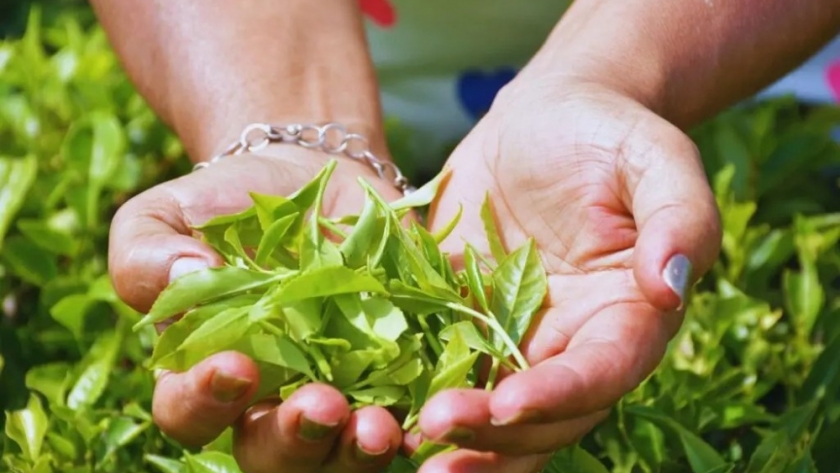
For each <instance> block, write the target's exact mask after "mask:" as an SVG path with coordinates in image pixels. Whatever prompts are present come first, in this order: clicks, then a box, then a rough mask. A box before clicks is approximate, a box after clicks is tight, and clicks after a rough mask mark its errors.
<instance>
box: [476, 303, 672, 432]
mask: <svg viewBox="0 0 840 473" xmlns="http://www.w3.org/2000/svg"><path fill="white" fill-rule="evenodd" d="M552 310H556V309H552ZM667 317H668V314H664V313H662V312H660V311H658V310H656V309H654V308H653V307H652V306H650V305H649V304H648V303H647V302H645V301H644V300H639V301H626V302H621V303H617V304H614V305H611V306H608V307H606V308H604V309H603V310H602V311H601V312H600V313H598V314H597V315H596V316H595V317H593V318H592V319H590V320H589V321H588V322H587V323H586V324H584V325H583V326H582V327H581V328H580V329H579V330H578V331H577V332H576V333H575V334H574V335H573V336H572V339H571V340H570V342H569V345H568V346H567V347H566V349H565V350H564V351H563V352H561V353H559V354H557V355H555V356H553V357H551V358H548V359H546V360H545V361H543V362H541V363H539V364H537V365H535V366H533V367H532V368H530V369H528V370H525V371H522V372H519V373H514V374H512V375H510V376H508V377H506V378H505V379H503V380H502V381H501V382H500V383H499V385H498V386H497V387H496V389H495V390H494V391H493V393H492V395H491V398H490V412H491V416H492V419H493V420H492V423H493V424H495V425H514V424H519V423H524V422H540V423H541V422H556V421H560V420H564V419H571V418H576V417H580V416H584V415H587V414H591V413H594V412H597V411H600V410H604V409H608V408H610V407H612V406H613V405H614V404H615V403H617V402H618V401H619V400H620V399H621V397H622V396H624V395H625V394H626V393H628V392H630V391H632V390H633V389H635V388H636V387H637V386H638V385H639V384H640V383H641V382H642V381H643V380H644V379H645V377H647V376H648V375H649V374H650V373H651V372H652V371H653V370H654V369H655V368H656V366H657V365H658V363H659V362H660V360H661V359H662V357H663V356H664V354H665V349H666V347H667V343H668V340H669V338H670V336H671V334H672V333H673V330H672V328H671V327H670V325H671V324H669V323H666V322H665V321H663V319H665V318H667Z"/></svg>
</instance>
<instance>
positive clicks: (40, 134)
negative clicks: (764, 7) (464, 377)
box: [0, 6, 840, 473]
mask: <svg viewBox="0 0 840 473" xmlns="http://www.w3.org/2000/svg"><path fill="white" fill-rule="evenodd" d="M74 8H76V7H75V6H74ZM391 125H393V126H391V128H390V129H389V132H390V133H389V137H390V138H391V140H392V142H393V143H394V144H395V149H396V150H397V152H396V154H397V155H398V156H399V157H400V159H401V160H403V161H406V162H407V161H408V158H410V156H408V154H410V153H409V152H408V151H405V152H402V150H403V149H405V150H408V149H409V148H408V147H407V146H404V144H405V142H406V139H407V138H406V135H405V130H404V129H401V128H399V127H398V126H397V124H395V123H392V124H391ZM838 125H840V109H838V108H835V107H803V106H801V105H800V104H798V103H796V102H795V101H794V100H791V99H777V100H772V101H763V102H760V103H751V104H745V105H744V106H742V107H738V108H735V109H732V110H729V111H727V112H726V113H723V114H721V115H720V116H718V117H716V118H715V119H713V120H710V121H709V122H707V123H705V124H703V125H702V126H700V127H698V128H697V129H696V130H694V131H693V133H692V136H693V138H694V139H695V141H696V142H697V144H698V146H699V147H700V149H701V152H702V154H703V156H704V160H705V164H706V169H707V171H708V175H709V179H710V182H711V183H712V184H713V188H714V190H715V194H716V196H717V199H718V204H719V206H720V209H721V216H722V219H723V223H724V238H723V250H722V253H721V256H720V258H719V260H718V261H717V263H716V265H715V267H714V268H713V269H712V270H711V271H710V273H709V274H708V275H707V276H706V277H705V278H704V279H703V280H702V281H701V282H700V283H699V284H698V286H697V288H696V291H695V293H694V294H693V297H692V299H691V302H690V305H689V308H688V313H687V316H686V321H685V324H684V326H683V328H682V330H681V331H680V333H679V334H678V335H677V337H676V338H675V339H674V341H673V342H672V343H671V345H670V349H669V352H668V354H667V356H666V358H665V360H664V361H663V363H662V364H661V366H660V367H659V368H658V369H657V371H656V372H655V373H654V374H653V375H652V376H651V377H650V378H649V379H648V380H647V381H645V383H643V384H642V385H641V386H640V387H639V388H638V389H636V390H635V391H633V392H631V393H629V394H628V395H627V396H625V398H624V399H623V400H622V401H621V402H620V403H619V404H618V405H617V406H616V408H615V409H613V411H612V413H611V415H610V417H609V418H608V419H607V420H606V421H605V422H604V423H602V424H601V425H599V426H598V427H597V428H596V429H595V430H594V431H593V432H592V433H591V434H589V435H588V436H586V438H584V439H583V440H582V441H581V442H580V444H578V445H576V446H575V447H572V448H567V449H565V450H563V451H561V452H558V453H557V454H556V455H555V456H554V458H553V459H552V462H551V464H550V465H549V466H548V467H547V469H546V471H547V472H566V471H575V472H587V473H602V472H607V471H611V472H615V473H630V472H663V473H678V472H679V473H682V472H694V473H712V472H716V473H721V472H729V471H733V472H749V473H758V472H762V473H770V472H778V473H794V472H795V473H800V472H802V473H804V472H816V471H820V472H829V471H836V465H835V463H836V461H834V460H833V454H834V453H835V452H834V451H833V450H836V448H837V446H838V445H840V245H838V240H840V192H838V190H839V189H840V185H838V184H839V183H838V173H837V169H838V165H840V146H838V144H837V143H835V141H834V140H833V139H832V133H833V131H834V130H835V129H836V128H837V126H838ZM188 171H189V164H188V163H187V160H186V159H185V157H184V156H183V150H182V148H181V147H180V144H179V142H178V140H177V138H176V137H174V136H173V135H172V134H171V133H170V131H169V130H168V129H167V128H166V127H165V126H163V125H162V124H161V123H160V122H159V121H158V120H157V119H156V117H155V116H154V114H153V113H152V112H151V111H150V109H149V108H148V107H147V106H146V104H145V103H144V102H143V100H142V99H141V98H140V97H139V96H138V95H137V94H136V92H135V91H134V88H133V87H132V85H131V84H130V83H129V82H128V81H127V79H126V77H125V75H124V74H123V72H122V71H121V69H120V67H119V65H118V63H117V61H116V59H115V57H114V55H113V53H112V52H111V50H110V48H109V45H108V43H107V41H106V38H105V36H104V35H103V32H102V31H101V29H99V28H98V27H97V26H96V25H95V24H93V23H91V22H88V21H80V20H78V16H77V15H76V14H75V13H74V12H65V13H63V14H62V13H61V12H59V13H56V12H53V11H51V14H50V16H49V18H47V17H42V16H41V14H40V11H39V10H37V9H35V10H33V11H32V13H31V14H30V15H29V17H28V23H27V24H26V27H25V34H23V35H22V36H21V37H19V38H13V39H8V40H6V41H4V42H3V43H0V275H2V280H1V281H0V299H2V314H3V315H2V320H0V406H2V408H3V410H4V411H5V412H6V415H5V419H3V424H4V425H3V429H2V430H3V432H4V433H3V434H0V438H2V448H3V451H2V458H3V461H2V464H0V470H6V471H13V472H20V473H23V472H26V473H29V472H32V473H46V472H62V473H83V472H91V473H92V472H125V473H130V472H145V471H159V472H163V473H173V472H196V473H198V472H201V473H204V472H236V471H238V469H237V468H236V465H235V462H234V461H233V460H232V458H231V457H230V456H229V451H230V446H229V441H230V438H229V433H228V434H225V435H223V436H222V437H220V438H219V439H217V440H216V441H215V442H214V443H213V444H211V445H209V446H207V447H205V448H204V449H201V450H187V449H184V448H182V447H181V446H179V445H178V444H176V443H175V442H173V441H171V440H170V439H168V438H166V437H165V436H164V435H162V434H161V433H160V431H159V430H158V429H157V428H156V427H155V426H154V424H153V423H152V422H151V416H150V413H149V410H150V406H151V395H152V387H153V379H152V377H151V373H150V372H149V370H148V369H147V368H146V367H145V366H144V363H146V362H147V360H148V359H149V356H150V352H151V348H152V346H153V345H154V341H155V337H156V335H155V333H154V332H153V331H152V329H151V328H148V327H147V329H144V330H143V331H141V332H139V333H135V332H132V330H131V327H132V326H133V325H135V324H136V323H137V322H138V321H139V320H140V319H141V314H138V313H136V312H135V311H133V310H131V309H130V308H128V307H127V306H126V305H125V304H123V303H122V302H120V301H119V300H118V298H117V297H116V295H115V294H114V291H113V288H112V287H111V285H110V283H109V280H108V277H107V268H106V252H107V234H108V228H109V221H110V218H111V216H112V215H113V212H114V210H115V209H116V208H117V207H118V206H119V205H120V204H121V203H122V202H124V201H125V200H126V199H128V198H129V197H130V196H131V195H133V194H135V193H137V192H139V191H141V190H143V189H145V188H147V187H149V186H151V185H154V184H155V183H157V182H160V181H163V180H166V179H169V178H171V177H174V176H177V175H180V174H183V173H186V172H188ZM663 185H667V183H663ZM406 469H408V467H407V466H406V465H401V464H395V465H394V466H393V467H392V470H393V471H404V470H406Z"/></svg>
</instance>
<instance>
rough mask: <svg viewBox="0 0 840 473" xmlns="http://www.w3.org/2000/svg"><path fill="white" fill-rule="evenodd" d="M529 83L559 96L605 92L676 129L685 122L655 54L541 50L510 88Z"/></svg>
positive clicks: (580, 47)
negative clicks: (572, 92) (569, 92)
mask: <svg viewBox="0 0 840 473" xmlns="http://www.w3.org/2000/svg"><path fill="white" fill-rule="evenodd" d="M641 56H644V57H641ZM627 57H631V58H633V59H632V60H629V59H625V58H627ZM531 83H540V84H548V86H549V87H551V88H554V89H556V90H557V91H558V92H559V93H564V91H566V90H567V89H574V90H581V89H589V90H596V89H597V90H603V91H608V92H611V93H615V94H618V95H621V96H623V97H627V98H628V99H630V100H632V101H634V102H637V103H639V104H640V105H642V106H643V107H645V108H647V109H648V110H650V111H652V112H653V113H655V114H657V115H659V116H660V117H662V118H663V119H665V120H667V121H669V122H672V123H674V124H676V125H677V126H682V125H683V121H684V119H685V118H684V116H680V115H679V114H676V113H674V112H673V107H672V106H671V103H670V91H669V86H668V84H669V79H668V71H667V69H666V67H665V66H663V65H662V63H661V62H660V61H659V60H658V59H657V58H656V56H655V55H654V54H646V55H640V54H635V55H630V56H628V55H625V54H622V53H620V52H618V51H605V50H604V48H603V47H602V46H594V47H587V45H585V44H576V45H574V46H570V47H564V48H554V49H551V50H543V51H541V52H540V53H539V54H538V55H537V56H535V57H534V60H533V61H531V62H530V63H529V64H528V65H527V66H526V67H525V68H524V69H523V70H522V71H521V73H520V75H519V76H517V78H516V79H515V80H514V83H512V84H511V85H512V86H513V87H515V88H516V87H529V85H528V84H531ZM522 84H524V85H522Z"/></svg>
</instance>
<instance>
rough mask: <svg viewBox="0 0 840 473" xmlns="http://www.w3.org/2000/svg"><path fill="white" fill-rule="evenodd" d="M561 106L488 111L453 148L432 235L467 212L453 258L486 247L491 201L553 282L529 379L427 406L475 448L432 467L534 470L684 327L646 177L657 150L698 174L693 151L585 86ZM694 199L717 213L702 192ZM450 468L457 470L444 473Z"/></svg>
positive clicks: (526, 348)
mask: <svg viewBox="0 0 840 473" xmlns="http://www.w3.org/2000/svg"><path fill="white" fill-rule="evenodd" d="M553 100H554V101H553V102H552V103H553V105H552V107H550V108H549V107H545V106H544V105H539V104H537V103H536V102H530V103H529V102H525V101H522V100H515V101H514V102H507V103H506V104H505V105H506V106H503V107H501V109H503V110H504V113H503V114H498V115H493V112H492V111H491V113H490V114H488V116H487V117H485V119H484V120H483V121H482V122H481V123H480V124H479V125H478V126H477V127H476V129H475V130H473V133H471V135H470V136H468V137H467V138H466V139H465V140H464V142H463V143H462V144H461V146H460V147H459V148H458V149H457V150H456V151H455V152H454V153H453V156H452V158H451V161H450V166H451V169H452V173H451V178H450V180H449V181H448V182H447V183H446V186H445V188H444V191H443V192H442V195H441V198H440V199H439V201H438V202H437V203H436V206H435V208H434V209H433V214H432V218H431V223H432V226H435V225H442V224H445V222H446V221H448V219H450V218H451V217H452V216H453V215H454V214H455V212H456V211H457V205H458V204H459V203H460V204H462V205H464V206H465V207H467V209H466V210H465V211H464V212H463V215H464V218H463V219H462V221H461V223H460V224H459V226H458V227H457V228H456V232H455V233H454V234H453V235H452V236H450V238H449V239H448V241H447V242H446V243H447V244H448V245H451V248H450V249H451V250H452V252H453V253H452V254H453V255H454V257H455V259H456V260H457V259H458V254H457V252H458V251H459V250H460V249H462V248H463V241H464V240H466V241H468V242H470V243H471V244H472V245H474V246H476V247H477V248H479V249H480V250H484V251H485V252H488V251H487V245H486V244H482V243H483V242H484V241H485V237H484V234H483V227H482V224H481V222H480V220H479V216H478V211H477V209H478V208H479V206H480V205H481V203H482V201H483V199H484V197H485V195H486V193H488V192H489V194H490V198H491V202H492V203H493V208H494V213H495V217H496V221H497V224H498V226H499V231H500V233H501V236H502V239H503V241H504V243H505V245H506V246H507V247H508V248H509V249H511V248H515V247H518V246H520V245H522V244H523V243H525V241H526V239H527V238H530V237H532V238H534V240H535V241H536V243H537V247H538V249H539V252H540V255H541V258H542V260H543V264H544V265H545V267H546V270H547V271H548V285H549V296H548V298H547V300H546V301H545V304H544V309H543V311H542V312H541V313H540V314H539V315H538V317H537V318H536V319H535V320H534V323H533V324H532V326H531V330H530V331H529V333H528V334H526V337H525V339H524V340H523V343H522V344H521V349H522V351H523V353H524V354H525V356H526V358H527V359H528V361H529V363H530V364H531V366H532V368H531V369H530V370H528V371H526V372H523V373H519V374H515V375H509V376H507V377H506V378H505V379H503V380H502V381H501V382H500V383H499V385H498V386H497V387H496V388H495V390H494V392H493V393H492V394H491V393H487V392H485V391H478V390H474V391H461V392H449V393H443V394H441V395H440V396H438V397H437V398H436V399H433V400H432V401H431V402H430V403H429V405H427V407H426V410H425V411H424V413H423V416H422V417H421V427H422V428H423V431H424V435H426V436H429V437H431V438H440V436H444V435H446V433H447V432H449V433H451V432H453V429H456V430H455V432H456V436H453V438H454V439H455V440H456V442H457V443H459V444H460V445H461V446H462V447H465V448H469V449H474V450H476V451H468V450H464V451H457V452H455V453H451V454H447V455H448V456H447V455H442V456H441V458H438V459H436V461H437V462H440V463H447V462H448V463H449V465H450V466H451V465H458V464H461V463H463V462H466V463H467V464H469V463H476V464H477V465H482V466H485V468H487V471H496V470H494V469H493V468H498V471H523V472H526V471H533V470H534V468H535V467H538V465H539V464H540V463H541V462H542V461H544V459H545V456H544V455H542V456H541V455H533V456H529V455H530V454H540V453H545V452H550V451H553V450H556V449H557V448H559V447H562V446H564V445H568V444H570V443H573V442H574V441H576V440H577V439H578V438H579V437H580V436H582V435H584V434H585V433H586V432H587V431H588V430H589V429H591V428H592V427H593V426H594V425H595V423H597V422H598V421H599V420H600V419H602V418H603V416H604V415H605V412H606V410H607V409H609V408H610V407H611V406H612V405H613V404H614V403H615V402H616V401H617V400H618V399H619V398H620V397H621V396H622V395H623V394H625V393H626V392H628V391H630V390H632V389H633V388H634V387H635V386H636V385H637V384H638V383H639V382H640V381H641V380H642V379H643V378H644V377H645V376H646V375H647V374H649V373H650V371H651V370H653V369H654V368H655V366H656V365H657V363H658V362H659V360H660V359H661V357H662V355H663V353H664V350H665V348H666V344H667V342H668V340H669V339H670V338H671V337H672V336H673V334H674V333H675V331H676V330H677V329H678V327H679V324H680V323H681V317H680V312H679V311H675V309H676V308H677V306H678V305H679V304H680V299H679V296H677V295H676V294H675V293H674V292H673V291H672V290H671V289H670V288H669V287H668V286H667V285H665V283H664V282H663V281H662V277H661V272H662V269H663V266H664V264H665V260H666V259H668V258H670V256H672V254H673V253H671V254H666V253H663V252H662V250H660V251H659V253H657V251H655V250H651V249H650V248H651V247H653V248H655V247H656V242H657V240H661V241H662V242H664V241H666V239H665V237H666V236H668V235H665V236H662V235H659V236H657V235H656V234H651V233H650V230H648V229H646V228H643V227H644V224H645V223H648V224H650V223H651V222H652V223H653V224H656V220H657V218H658V217H657V214H658V213H662V211H663V210H666V209H667V208H669V206H670V204H671V203H669V202H668V201H666V200H665V199H661V196H657V195H655V192H652V191H651V190H650V186H649V185H647V184H646V182H645V180H650V179H654V178H661V177H662V176H661V174H662V171H663V170H662V169H660V166H659V165H657V164H656V162H655V161H654V160H656V159H658V157H659V156H661V155H662V154H663V153H664V154H674V153H676V154H678V156H677V157H675V158H672V159H682V162H681V163H680V165H679V167H681V168H682V169H683V171H684V172H685V173H686V174H693V176H690V177H691V178H692V179H694V180H695V181H696V177H697V176H696V175H697V174H700V176H701V179H702V168H701V167H700V166H699V164H698V160H697V156H696V153H695V152H694V149H693V146H692V145H691V143H690V142H689V141H688V139H687V138H686V137H685V136H684V135H683V134H682V133H680V132H679V131H678V130H676V129H674V128H672V127H670V126H669V125H668V124H667V123H665V122H664V121H663V120H661V119H659V118H658V117H656V116H655V115H653V114H652V113H651V112H649V111H647V110H646V109H644V108H642V107H641V106H639V105H638V104H635V103H632V102H630V101H629V100H626V99H620V98H617V97H615V96H611V95H609V94H605V95H602V94H600V93H597V92H592V93H589V92H588V91H583V92H582V93H579V94H578V95H577V96H574V97H573V98H569V99H565V100H559V101H558V100H557V99H553ZM621 100H623V101H624V103H621ZM531 106H533V107H531ZM619 110H620V112H617V111H619ZM511 117H517V118H520V119H521V118H523V117H524V118H525V120H523V121H519V122H516V121H513V122H512V121H511ZM488 137H492V139H488ZM679 154H682V156H679ZM686 158H687V159H686ZM665 172H666V174H667V170H665ZM657 174H659V176H657ZM661 184H662V185H667V184H665V183H661ZM699 188H700V189H702V185H701V186H699ZM653 189H655V188H653ZM640 193H642V194H648V195H640ZM651 194H653V195H651ZM651 199H653V200H652V202H655V204H651ZM657 199H659V200H657ZM698 202H700V203H701V204H704V205H707V206H709V205H711V206H713V200H712V199H711V196H710V194H708V193H707V194H706V195H702V194H701V195H698ZM710 202H711V203H710ZM713 213H714V212H711V213H709V215H713ZM645 221H647V222H645ZM713 226H714V225H711V226H709V227H710V230H711V231H712V232H714V231H715V229H714V228H712V227H713ZM642 230H644V232H647V233H646V234H645V235H644V237H643V238H644V239H645V240H646V245H645V246H642V245H639V243H640V240H641V234H642V233H643V232H642ZM654 230H655V227H654ZM666 233H667V232H666ZM686 243H687V244H691V243H692V242H691V241H689V242H686ZM651 245H653V246H651ZM712 246H714V244H712ZM678 249H680V248H674V250H678ZM715 252H716V250H715V249H714V248H710V249H709V250H708V251H706V253H707V254H712V253H715ZM660 253H661V254H660ZM690 254H692V255H693V254H694V253H690ZM708 259H709V257H708V256H704V257H703V258H701V261H700V263H701V264H704V265H705V264H707V261H708ZM640 262H641V263H642V264H639V263H640ZM640 281H641V283H640ZM465 429H466V430H465ZM467 431H469V432H471V434H470V435H464V432H467ZM455 437H458V438H455ZM467 437H469V438H467ZM479 450H481V451H492V452H497V453H496V454H486V453H485V454H479V453H477V451H479ZM498 453H501V454H510V455H516V457H514V456H511V457H503V456H499V455H498ZM481 462H490V463H486V464H483V463H481ZM454 470H458V471H460V467H452V468H450V469H449V470H447V471H454ZM430 471H433V470H431V469H430Z"/></svg>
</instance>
